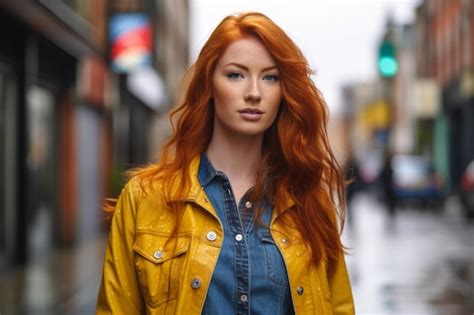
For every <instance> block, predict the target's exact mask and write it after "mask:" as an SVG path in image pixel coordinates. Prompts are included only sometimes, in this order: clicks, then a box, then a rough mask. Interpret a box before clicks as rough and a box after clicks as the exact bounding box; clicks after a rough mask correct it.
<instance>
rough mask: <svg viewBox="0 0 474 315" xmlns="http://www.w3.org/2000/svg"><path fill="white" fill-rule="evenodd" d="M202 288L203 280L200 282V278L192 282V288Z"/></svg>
mask: <svg viewBox="0 0 474 315" xmlns="http://www.w3.org/2000/svg"><path fill="white" fill-rule="evenodd" d="M200 287H201V280H199V279H198V278H195V279H193V281H191V288H193V289H199V288H200Z"/></svg>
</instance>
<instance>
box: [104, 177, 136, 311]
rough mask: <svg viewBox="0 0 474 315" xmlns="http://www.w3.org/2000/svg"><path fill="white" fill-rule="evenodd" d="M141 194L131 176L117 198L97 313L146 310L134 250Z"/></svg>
mask: <svg viewBox="0 0 474 315" xmlns="http://www.w3.org/2000/svg"><path fill="white" fill-rule="evenodd" d="M138 193H139V187H138V185H137V184H136V183H134V182H133V179H132V180H131V181H129V182H128V183H127V185H126V186H125V187H124V189H123V190H122V192H121V194H120V196H119V199H118V200H117V204H116V206H115V211H114V214H113V219H112V224H111V227H110V233H109V241H108V245H107V249H106V252H105V257H104V265H103V272H102V282H101V285H100V289H99V295H98V299H97V308H96V314H141V313H143V312H144V302H143V299H142V296H141V294H140V289H139V284H138V279H137V275H136V273H135V267H134V254H133V250H132V247H133V243H134V240H135V220H136V213H137V200H138V196H137V195H138Z"/></svg>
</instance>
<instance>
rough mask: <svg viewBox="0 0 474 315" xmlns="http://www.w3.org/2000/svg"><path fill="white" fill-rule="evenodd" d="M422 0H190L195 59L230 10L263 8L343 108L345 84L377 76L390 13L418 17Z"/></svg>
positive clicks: (334, 104) (335, 105)
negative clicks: (418, 9)
mask: <svg viewBox="0 0 474 315" xmlns="http://www.w3.org/2000/svg"><path fill="white" fill-rule="evenodd" d="M420 1H421V0H286V1H285V0H190V17H191V20H190V32H191V33H190V35H191V42H190V50H191V54H190V55H191V62H193V61H194V60H195V58H196V57H197V55H198V53H199V51H200V49H201V47H202V46H203V44H204V43H205V42H206V40H207V38H208V37H209V35H210V34H211V33H212V31H213V29H214V28H215V27H216V26H217V24H218V23H219V22H220V21H221V20H222V19H223V18H224V17H226V16H227V15H229V14H233V13H237V12H245V11H260V12H262V13H264V14H265V15H267V16H268V17H270V18H271V19H272V20H273V21H274V22H276V23H277V24H278V25H279V26H280V27H282V28H283V29H284V30H285V31H286V32H287V33H288V35H289V36H290V37H291V38H292V39H293V41H294V42H295V43H296V44H297V45H298V46H299V47H300V49H301V50H302V51H303V54H304V55H305V56H306V58H307V59H308V61H309V64H310V66H311V68H312V69H313V70H314V71H315V75H314V76H313V80H314V82H315V84H316V86H317V87H318V88H319V89H320V91H321V92H322V94H323V96H324V98H325V99H326V102H327V104H328V106H329V109H330V111H331V112H332V113H333V114H334V113H338V112H340V110H341V106H342V99H341V93H340V88H341V86H343V85H344V84H348V83H352V82H359V81H371V80H374V79H375V78H376V77H377V72H376V53H377V45H378V41H379V40H380V37H381V35H382V33H383V31H384V26H385V21H386V16H387V15H388V14H389V13H390V14H392V15H393V18H394V19H395V21H396V22H397V23H400V24H402V23H409V22H412V21H413V19H414V14H415V8H416V6H417V4H419V3H420Z"/></svg>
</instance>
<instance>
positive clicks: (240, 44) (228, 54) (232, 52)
mask: <svg viewBox="0 0 474 315" xmlns="http://www.w3.org/2000/svg"><path fill="white" fill-rule="evenodd" d="M228 63H238V64H242V65H245V66H252V65H255V66H262V67H268V66H273V65H275V61H274V60H273V58H272V56H271V55H270V52H269V51H268V49H267V48H266V47H265V45H263V43H262V42H261V41H260V40H258V39H257V38H255V37H244V38H241V39H238V40H236V41H235V42H233V43H232V44H230V45H229V46H228V47H227V49H226V50H225V51H224V53H223V54H222V56H221V57H220V59H219V62H218V66H225V65H227V64H228Z"/></svg>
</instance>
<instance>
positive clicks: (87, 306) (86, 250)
mask: <svg viewBox="0 0 474 315" xmlns="http://www.w3.org/2000/svg"><path fill="white" fill-rule="evenodd" d="M105 242H106V238H105V237H103V236H102V237H100V238H97V239H95V240H92V241H89V242H86V243H84V244H83V245H81V246H77V247H76V248H74V249H64V250H57V251H56V252H54V253H52V254H50V255H45V256H43V257H41V258H38V259H36V261H35V263H34V264H30V265H28V266H27V267H24V268H16V269H14V270H11V271H10V272H8V273H7V274H3V275H0V314H1V315H7V314H8V315H9V314H15V315H16V314H35V315H36V314H38V315H42V314H45V315H46V314H47V315H51V314H77V315H83V314H94V312H95V302H96V299H97V292H98V287H99V284H100V277H101V272H102V259H103V253H104V248H105Z"/></svg>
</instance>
